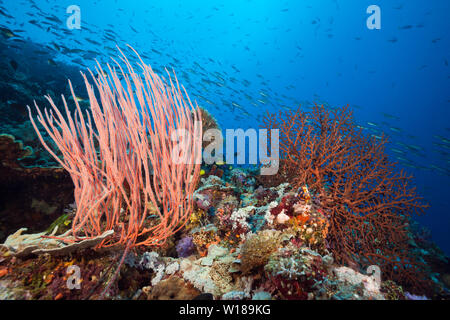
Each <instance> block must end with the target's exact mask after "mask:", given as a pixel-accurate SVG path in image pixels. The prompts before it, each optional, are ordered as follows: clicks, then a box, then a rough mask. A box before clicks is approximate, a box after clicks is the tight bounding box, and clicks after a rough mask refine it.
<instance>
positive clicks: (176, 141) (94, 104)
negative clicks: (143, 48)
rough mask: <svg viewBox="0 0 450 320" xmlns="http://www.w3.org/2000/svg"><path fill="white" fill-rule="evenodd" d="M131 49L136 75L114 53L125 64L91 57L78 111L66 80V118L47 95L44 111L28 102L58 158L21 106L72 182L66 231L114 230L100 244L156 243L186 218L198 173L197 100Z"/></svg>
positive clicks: (90, 234)
mask: <svg viewBox="0 0 450 320" xmlns="http://www.w3.org/2000/svg"><path fill="white" fill-rule="evenodd" d="M130 48H131V47H130ZM131 49H132V48H131ZM119 50H120V49H119ZM132 50H133V51H134V52H135V53H136V55H137V56H138V58H139V62H140V63H138V65H139V67H140V69H141V71H142V75H140V74H138V73H136V72H135V71H134V69H133V67H132V65H131V64H130V62H129V61H128V59H127V58H126V56H125V55H124V53H123V52H122V51H120V52H121V56H120V57H119V58H120V60H122V62H123V63H124V64H125V68H122V66H121V64H120V63H118V62H117V61H116V60H114V59H113V61H114V64H113V66H110V65H109V64H108V65H107V70H108V73H106V72H104V71H103V69H102V68H101V66H100V64H99V63H98V62H97V67H96V68H95V71H96V74H97V75H98V76H94V73H93V72H92V71H91V70H89V73H90V75H91V77H92V80H93V82H94V84H95V87H94V86H93V85H91V84H90V83H89V81H88V78H87V77H86V75H85V74H84V73H82V76H83V78H84V81H85V84H86V88H87V92H88V95H89V102H90V112H86V115H83V112H82V111H81V108H80V105H79V103H78V101H77V98H76V96H75V93H74V90H73V88H72V84H71V82H70V80H69V86H70V90H71V93H72V95H73V98H74V102H75V105H76V110H75V113H74V116H72V115H71V113H70V111H69V107H68V105H67V102H66V100H65V98H64V96H62V101H63V103H64V107H65V113H66V118H67V119H65V117H64V116H63V114H62V113H61V112H60V111H59V110H58V108H57V107H56V105H55V103H54V102H53V100H52V98H51V97H50V96H46V98H47V100H48V101H49V103H50V105H51V107H52V108H51V110H50V111H47V109H44V115H45V116H44V115H43V113H42V112H41V110H40V109H39V107H38V106H37V104H36V102H35V106H36V110H37V113H38V117H37V120H38V122H39V123H40V124H41V125H42V126H43V127H44V129H45V130H46V131H47V133H48V135H49V136H50V137H51V139H52V140H53V141H54V143H55V144H56V146H57V147H58V149H59V150H60V152H61V154H62V157H61V158H59V157H58V156H57V155H56V153H55V152H54V151H53V150H52V149H51V148H50V146H49V145H48V144H47V143H46V141H45V140H44V139H43V137H42V135H41V133H40V132H39V129H38V127H37V125H36V123H35V121H34V120H33V117H32V115H31V110H30V108H29V107H28V110H29V115H30V119H31V122H32V124H33V126H34V129H35V130H36V132H37V134H38V136H39V139H40V141H41V143H42V144H43V145H44V147H45V148H46V149H47V150H48V152H50V154H51V155H52V156H53V157H54V158H55V159H56V160H57V161H58V162H59V163H60V164H61V166H62V167H63V168H64V169H66V170H67V171H68V172H69V174H70V176H71V178H72V180H73V183H74V185H75V191H74V192H75V201H76V204H77V212H76V214H75V217H74V219H73V222H72V235H73V237H75V239H78V238H79V237H80V236H85V237H96V236H99V235H101V234H102V233H103V232H104V231H106V230H111V229H114V231H115V233H114V234H115V236H114V237H113V238H112V239H111V238H110V239H108V240H105V241H104V242H102V243H101V244H100V246H102V247H106V246H112V245H119V244H121V245H125V246H126V247H127V249H129V248H131V247H134V246H140V245H146V246H159V245H162V244H164V242H165V241H166V239H167V238H168V237H169V236H171V235H172V234H174V233H175V232H177V231H178V230H179V229H180V228H182V227H183V226H184V224H185V223H186V222H187V220H188V218H189V216H190V214H191V212H192V207H193V197H192V195H193V191H194V188H195V186H196V183H197V180H198V177H199V173H200V164H201V136H202V129H201V127H202V126H201V114H200V110H199V108H198V106H195V107H193V105H192V102H191V101H190V99H189V97H188V95H187V93H186V91H185V89H184V87H182V90H181V89H180V85H179V83H178V80H177V79H176V76H174V80H175V81H172V78H171V76H170V73H169V72H167V74H168V76H169V79H168V81H166V80H165V79H164V78H160V77H159V76H158V75H157V74H155V73H154V72H153V70H152V69H151V67H150V66H148V65H146V64H144V62H143V61H142V59H141V57H140V56H139V54H138V53H137V52H136V51H135V50H134V49H132ZM119 75H123V79H122V80H120V79H119ZM94 88H96V91H97V92H95V91H94ZM183 93H184V94H183ZM96 94H97V96H98V97H99V99H97V97H96ZM180 132H181V134H180ZM62 240H67V239H62Z"/></svg>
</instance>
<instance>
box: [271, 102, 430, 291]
mask: <svg viewBox="0 0 450 320" xmlns="http://www.w3.org/2000/svg"><path fill="white" fill-rule="evenodd" d="M263 122H264V125H263V126H264V127H265V128H267V129H279V130H280V171H281V175H284V176H285V177H287V178H288V181H290V182H291V183H292V184H294V186H295V187H297V188H298V187H302V186H304V185H308V187H309V189H310V191H311V192H312V193H313V194H314V195H315V197H316V198H317V200H318V201H319V202H320V205H321V207H322V208H323V209H324V213H325V214H326V215H327V216H328V217H329V223H330V226H329V229H328V236H327V241H328V244H329V247H330V249H331V250H332V251H333V254H334V257H335V259H336V260H337V261H338V262H339V263H348V264H360V265H361V266H362V267H367V266H368V265H378V266H380V267H381V269H382V272H383V275H385V277H387V278H390V279H393V280H395V281H398V282H399V283H401V284H402V285H406V286H408V287H410V288H412V287H415V290H419V291H420V290H422V291H423V290H426V289H427V287H428V285H427V281H426V279H427V277H426V276H425V271H424V270H423V266H422V265H421V263H420V262H418V261H416V259H415V257H414V256H412V254H411V252H410V250H409V248H408V240H409V230H408V221H409V217H410V216H411V214H413V213H421V212H423V210H424V209H425V208H426V205H424V204H423V203H422V202H421V198H420V197H418V196H417V194H416V192H415V188H412V187H410V183H411V179H412V178H411V177H409V176H407V175H406V174H405V173H404V172H403V171H401V172H398V173H397V172H396V171H395V165H394V163H392V162H390V161H389V160H388V158H387V155H386V154H385V151H384V150H385V144H386V141H387V140H386V139H385V138H384V137H382V138H381V139H375V138H373V137H370V136H366V135H365V134H364V133H363V132H362V131H361V130H360V129H357V127H356V125H355V123H354V121H353V118H352V112H351V111H350V110H349V108H348V107H344V108H341V109H333V110H329V109H325V107H324V106H319V105H315V106H314V107H313V109H312V111H311V112H303V110H302V109H301V107H299V108H298V110H296V111H289V112H285V113H283V112H280V113H279V114H268V115H267V116H266V117H265V118H264V120H263ZM269 132H270V130H269Z"/></svg>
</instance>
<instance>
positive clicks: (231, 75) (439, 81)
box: [0, 0, 450, 253]
mask: <svg viewBox="0 0 450 320" xmlns="http://www.w3.org/2000/svg"><path fill="white" fill-rule="evenodd" d="M73 4H74V3H72V1H56V0H54V1H50V0H49V1H38V0H36V1H28V0H27V1H12V0H3V1H0V5H1V13H2V14H0V25H1V26H2V27H3V28H7V29H9V30H12V31H13V32H14V34H15V36H13V37H9V36H8V35H7V36H6V38H7V41H8V43H9V44H11V45H12V44H14V43H21V41H26V42H28V41H29V42H33V43H34V44H37V45H38V46H40V47H42V50H44V51H46V50H51V52H52V53H54V58H52V60H51V61H50V62H51V64H53V63H55V64H56V65H58V64H61V65H62V64H64V65H66V64H69V65H74V66H75V67H76V68H78V69H80V70H85V68H86V67H93V66H94V64H95V61H94V59H98V60H99V61H100V62H101V63H104V62H109V61H110V60H109V57H110V56H113V57H114V56H116V55H117V54H118V52H117V50H116V48H115V46H116V45H118V46H119V47H121V48H124V47H125V45H126V44H130V45H132V46H133V47H134V48H135V49H136V50H137V51H138V52H139V53H141V55H142V56H143V58H144V60H145V62H146V63H148V64H150V65H151V66H152V67H153V68H154V69H155V70H156V71H157V72H161V73H163V72H164V68H165V67H166V68H169V69H171V68H173V69H174V70H175V72H176V74H177V76H178V79H179V80H180V82H181V83H182V84H183V85H184V86H185V88H186V90H187V92H188V93H189V95H190V96H191V98H194V99H195V100H196V101H197V103H198V104H199V105H201V106H203V107H205V108H206V109H207V110H209V111H210V112H211V113H212V114H213V115H214V116H215V117H216V118H217V120H218V122H219V123H220V125H221V127H222V129H226V128H243V129H247V128H259V126H260V124H261V123H260V121H261V117H262V116H263V115H264V114H265V113H266V112H267V111H269V112H276V111H279V110H286V109H293V108H296V107H297V106H298V105H299V104H302V105H305V107H307V106H310V105H311V104H312V103H314V102H317V103H324V104H326V105H327V106H330V107H331V106H343V105H347V104H349V105H350V106H351V107H352V108H353V110H354V114H355V118H356V120H357V121H358V123H359V124H360V126H362V127H364V128H365V129H364V130H367V132H370V133H372V134H374V135H380V134H381V133H382V132H384V133H385V134H386V135H388V136H389V138H390V145H389V147H388V152H389V154H390V156H391V157H392V159H395V160H396V161H398V162H399V164H398V166H399V168H404V169H405V170H406V171H407V172H409V173H411V174H413V175H414V176H415V180H414V181H415V184H416V185H417V190H418V192H419V194H421V195H422V196H423V197H424V198H425V199H426V201H428V202H429V203H430V205H431V207H430V208H429V209H428V210H427V214H426V215H425V216H423V217H419V218H418V219H419V221H420V222H421V223H422V224H424V225H425V226H427V227H429V228H430V229H431V231H432V236H433V239H434V240H435V241H436V242H437V243H438V244H439V245H440V246H441V247H442V248H443V249H444V250H445V251H446V252H447V253H450V241H449V240H450V238H449V232H448V231H449V230H450V219H449V216H448V214H449V209H448V208H449V200H448V196H449V190H450V155H449V154H450V123H449V120H448V119H449V118H450V96H449V88H450V73H449V66H448V64H449V61H450V56H449V53H450V39H449V38H448V30H450V21H449V20H448V13H449V12H450V2H449V1H447V0H439V1H438V0H432V1H426V2H425V1H418V0H410V1H397V0H395V1H392V0H389V1H387V0H384V1H380V0H377V1H375V0H374V1H352V0H347V1H344V0H328V1H327V0H309V1H262V0H248V1H247V0H231V1H199V0H195V1H181V0H179V1H172V0H167V1H144V0H141V1H123V0H116V1H106V0H104V1H100V0H99V1H91V0H89V1H88V0H79V1H77V3H76V5H77V6H78V7H79V8H80V12H81V28H80V29H73V30H71V29H69V28H68V27H67V25H66V20H67V19H68V18H69V17H70V13H67V12H66V9H67V8H68V7H69V6H70V5H73ZM370 5H377V6H378V7H379V8H380V10H381V16H380V18H381V29H373V30H370V29H369V28H368V27H367V23H366V22H367V19H368V18H369V17H370V15H371V14H368V13H367V12H366V10H367V8H368V7H369V6H370ZM18 39H19V40H20V41H17V40H18ZM31 58H33V59H34V60H30V59H31ZM16 60H17V61H23V60H29V61H33V64H35V65H34V66H33V65H31V66H29V68H32V67H35V68H38V67H39V64H41V65H42V66H44V67H43V69H42V70H43V71H41V72H43V73H45V72H46V71H45V70H46V68H45V67H47V66H48V65H49V63H48V60H46V59H40V58H39V54H36V55H35V56H33V57H31V56H23V55H22V56H18V57H16ZM23 64H26V62H23V63H22V65H23ZM60 93H61V92H55V94H56V95H59V94H60ZM82 94H83V92H82V91H81V92H80V95H82ZM30 103H31V101H30Z"/></svg>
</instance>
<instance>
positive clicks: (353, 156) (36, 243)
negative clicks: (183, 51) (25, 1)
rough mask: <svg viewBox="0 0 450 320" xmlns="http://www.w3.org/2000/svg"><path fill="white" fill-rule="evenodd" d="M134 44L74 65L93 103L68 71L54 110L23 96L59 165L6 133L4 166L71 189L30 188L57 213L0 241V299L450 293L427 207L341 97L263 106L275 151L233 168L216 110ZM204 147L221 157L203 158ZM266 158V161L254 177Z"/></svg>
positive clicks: (269, 146) (268, 145)
mask: <svg viewBox="0 0 450 320" xmlns="http://www.w3.org/2000/svg"><path fill="white" fill-rule="evenodd" d="M133 51H134V50H133ZM134 52H135V54H136V55H137V61H138V66H139V69H140V72H137V71H135V68H134V67H133V64H132V63H130V62H129V60H128V59H127V57H126V55H125V54H124V53H122V51H121V56H120V57H119V59H117V61H116V60H114V63H113V64H112V65H107V66H106V68H105V70H106V71H104V69H103V68H102V66H101V65H100V64H98V65H97V67H96V69H95V72H92V71H89V73H90V76H86V75H85V74H83V79H84V82H85V86H86V88H87V92H88V96H89V104H88V105H89V107H88V108H84V107H82V105H81V102H79V101H78V100H79V99H77V96H76V94H75V92H74V89H73V87H72V84H71V83H70V82H69V85H70V90H71V93H72V96H73V99H67V100H66V99H65V98H64V97H62V102H63V108H59V107H58V106H57V105H56V103H55V102H54V100H52V98H51V97H50V96H47V97H46V98H47V100H48V103H49V104H50V106H51V109H43V110H42V109H41V108H40V107H39V106H38V105H37V104H36V103H35V108H33V109H32V108H29V117H30V121H31V123H32V126H33V127H34V129H35V132H36V134H37V136H38V138H39V140H40V142H41V143H42V145H43V146H44V147H45V149H46V150H47V151H48V152H49V153H50V154H51V155H52V156H53V157H54V158H55V160H56V161H57V162H58V164H59V166H60V167H62V168H60V167H59V168H46V169H44V168H30V167H25V166H23V165H22V164H21V163H20V162H19V160H18V159H19V158H20V159H24V158H26V157H27V156H28V155H29V154H30V152H31V151H30V150H29V148H26V147H24V146H23V145H22V144H21V143H19V142H17V141H15V139H14V137H12V136H8V135H2V136H1V137H0V142H1V148H0V151H1V152H2V155H5V157H2V159H4V160H3V162H2V165H1V168H2V175H3V176H4V177H8V176H10V177H11V176H12V175H13V174H14V175H16V176H17V177H19V178H18V179H20V180H21V181H29V180H26V179H34V183H36V184H37V185H41V186H42V188H43V189H46V188H48V187H47V184H46V183H49V182H50V184H52V183H53V184H54V183H55V182H54V181H59V182H58V183H60V185H61V190H60V191H65V194H67V192H69V193H71V194H73V198H72V199H73V200H71V197H70V196H69V197H67V196H65V197H62V196H60V195H59V194H58V199H60V200H61V201H65V202H64V203H65V205H64V207H63V208H61V207H57V206H55V207H50V206H49V205H48V204H46V203H45V202H40V201H38V200H36V201H35V202H34V203H33V206H36V207H37V206H39V207H41V208H46V210H47V211H48V212H49V215H50V213H52V214H53V213H54V212H59V214H58V215H57V218H56V219H54V221H53V222H51V221H50V222H49V223H48V224H47V225H45V226H42V228H41V226H39V229H38V230H35V231H36V232H35V233H32V232H27V229H26V228H16V229H15V230H13V231H12V232H11V233H10V235H9V236H8V237H7V238H6V240H5V242H4V244H2V245H1V253H2V256H1V258H0V281H1V288H0V297H1V298H2V299H53V300H60V299H102V298H103V299H141V300H145V299H149V300H153V299H188V300H191V299H203V298H204V299H216V300H219V299H221V300H251V299H252V300H272V299H281V300H314V299H335V300H341V299H351V300H360V299H382V300H383V299H392V300H398V299H403V300H404V299H410V300H423V299H429V298H441V297H445V296H446V295H447V294H448V291H447V289H446V285H447V284H448V281H449V279H448V277H449V276H448V274H445V273H443V274H441V273H439V272H440V271H439V270H444V269H443V265H445V262H444V261H445V259H444V257H443V254H442V253H441V252H440V251H439V249H438V248H437V247H436V246H435V245H434V244H433V243H432V242H431V241H430V240H429V238H428V237H426V236H425V235H424V233H423V232H421V231H419V230H417V224H416V223H415V222H414V221H413V220H412V219H411V218H412V217H413V215H415V214H420V213H423V212H424V211H425V209H426V208H427V204H426V203H425V202H424V201H423V200H422V199H421V198H420V196H418V195H417V193H416V191H415V188H414V187H413V186H412V180H411V179H412V178H411V177H409V176H408V175H407V174H406V173H404V172H397V171H396V170H394V169H395V164H394V163H392V162H391V161H390V160H389V158H388V156H387V155H386V153H385V145H386V139H385V138H384V137H380V138H375V137H372V136H369V135H366V134H365V133H364V132H363V131H362V130H360V129H358V127H357V126H356V125H355V122H354V119H353V116H352V111H351V110H350V109H349V108H348V107H343V108H335V109H331V110H330V109H328V108H325V107H324V106H323V105H319V104H316V105H315V106H314V107H313V108H312V110H310V111H306V110H304V109H303V108H302V107H300V108H299V109H298V110H295V111H288V112H280V113H275V114H267V115H266V116H265V117H264V119H263V122H262V124H261V127H262V129H265V130H264V131H260V132H265V133H267V137H265V141H263V143H262V144H260V149H261V148H262V149H265V150H262V151H263V153H262V154H263V155H266V158H265V159H266V160H270V161H265V162H264V163H263V164H262V165H251V166H234V165H231V164H230V163H228V161H227V163H225V162H223V161H217V159H218V158H217V156H218V155H220V153H221V152H222V149H218V148H215V147H214V148H211V145H210V144H209V143H207V141H210V142H211V143H214V141H211V140H212V139H209V140H208V139H202V136H203V133H205V134H206V133H207V132H211V131H210V130H216V131H213V133H214V132H216V133H217V132H220V128H219V126H218V124H217V122H216V121H215V119H214V118H213V117H212V115H211V114H209V113H208V112H207V111H206V110H205V109H202V108H200V107H198V106H197V105H196V103H195V102H194V103H192V102H191V100H190V99H189V96H188V94H187V93H186V91H185V90H184V88H183V87H182V86H181V84H179V83H178V80H177V78H176V77H175V76H171V75H170V74H169V73H168V74H167V76H168V78H167V79H165V78H163V77H161V76H159V75H157V74H156V73H155V72H154V71H153V70H152V68H151V67H150V66H148V65H146V64H145V62H144V61H143V60H142V59H141V57H140V56H139V54H137V52H136V51H134ZM36 115H37V116H36ZM35 119H37V120H35ZM213 135H214V134H213ZM275 137H276V139H275ZM218 139H219V140H220V139H222V138H218ZM244 140H245V139H244ZM216 142H217V141H216ZM278 148H279V159H275V158H274V155H276V153H277V151H278ZM202 151H203V155H205V154H206V153H209V156H210V157H209V159H211V158H214V159H215V161H213V162H209V163H206V162H205V161H203V162H202ZM269 151H271V152H269ZM244 152H245V151H244ZM260 152H261V150H260ZM269 153H270V154H271V155H270V158H269ZM6 155H9V156H8V157H6ZM263 158H264V157H263ZM274 161H275V162H274ZM269 167H276V170H275V171H276V172H272V174H261V171H263V170H264V169H267V168H269ZM266 173H267V171H266ZM57 177H59V178H57ZM55 179H56V180H55ZM58 179H59V180H58ZM70 179H71V180H72V182H73V186H71V185H70V183H68V181H70ZM46 190H53V189H46ZM54 192H57V191H54ZM54 194H55V195H56V194H57V193H54ZM47 197H51V193H50V194H47ZM186 308H187V309H186V310H184V312H185V313H186V314H188V313H189V312H190V311H189V309H188V307H186ZM205 312H209V313H210V311H209V309H205Z"/></svg>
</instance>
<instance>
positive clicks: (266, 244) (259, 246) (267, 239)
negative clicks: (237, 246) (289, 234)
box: [241, 230, 282, 274]
mask: <svg viewBox="0 0 450 320" xmlns="http://www.w3.org/2000/svg"><path fill="white" fill-rule="evenodd" d="M281 242H282V237H281V233H280V232H279V231H275V230H263V231H260V232H258V233H256V234H251V235H250V236H249V237H248V238H247V240H246V241H245V242H244V244H243V245H242V248H241V271H242V272H243V273H244V274H246V273H248V272H250V271H251V270H253V269H254V268H257V267H261V266H264V265H265V264H266V263H267V261H268V260H269V257H270V255H271V254H272V253H273V252H275V251H276V250H277V249H278V248H279V247H280V246H281Z"/></svg>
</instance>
